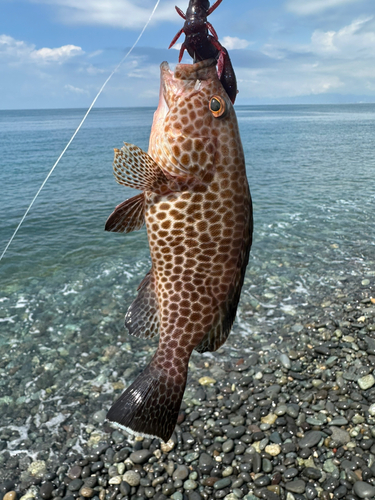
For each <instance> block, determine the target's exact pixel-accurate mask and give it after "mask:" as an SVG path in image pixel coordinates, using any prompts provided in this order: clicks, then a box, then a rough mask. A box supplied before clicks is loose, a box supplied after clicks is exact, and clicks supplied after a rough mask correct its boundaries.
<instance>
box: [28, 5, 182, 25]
mask: <svg viewBox="0 0 375 500" xmlns="http://www.w3.org/2000/svg"><path fill="white" fill-rule="evenodd" d="M34 2H37V3H45V4H49V5H52V6H54V7H58V8H59V14H60V17H61V20H62V21H63V22H64V23H66V24H88V25H106V26H113V27H117V28H131V29H139V28H143V26H144V25H145V24H146V22H147V21H148V19H149V17H150V14H151V12H152V10H153V8H154V6H155V4H156V0H143V1H142V0H81V1H77V0H34ZM181 3H182V4H183V5H182V7H184V6H185V4H187V2H186V1H184V2H181ZM174 6H175V1H174V0H169V1H166V2H161V3H160V5H159V6H158V8H157V9H156V12H155V14H154V16H153V18H152V22H155V21H172V22H179V16H178V15H177V14H176V11H175V9H174Z"/></svg>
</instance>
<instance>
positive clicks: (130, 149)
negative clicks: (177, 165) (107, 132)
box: [113, 142, 168, 192]
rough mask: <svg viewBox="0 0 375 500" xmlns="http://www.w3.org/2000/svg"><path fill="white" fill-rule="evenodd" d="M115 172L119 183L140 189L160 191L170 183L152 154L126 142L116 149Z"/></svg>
mask: <svg viewBox="0 0 375 500" xmlns="http://www.w3.org/2000/svg"><path fill="white" fill-rule="evenodd" d="M113 173H114V175H115V177H116V181H117V182H118V183H119V184H123V185H124V186H128V187H131V188H134V189H138V190H140V191H155V192H159V191H160V190H162V186H167V185H168V180H167V178H166V177H165V175H164V173H163V171H162V170H161V168H160V167H159V165H158V164H157V163H156V162H155V161H154V160H153V159H152V158H151V156H150V155H148V154H147V153H145V152H144V151H142V149H141V148H139V147H138V146H135V145H134V144H128V143H126V142H125V143H124V146H123V147H122V148H121V149H115V159H114V161H113Z"/></svg>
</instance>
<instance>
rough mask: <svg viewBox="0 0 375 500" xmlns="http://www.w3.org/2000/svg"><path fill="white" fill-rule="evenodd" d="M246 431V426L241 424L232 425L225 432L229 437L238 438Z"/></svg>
mask: <svg viewBox="0 0 375 500" xmlns="http://www.w3.org/2000/svg"><path fill="white" fill-rule="evenodd" d="M245 432H246V427H244V426H243V425H239V426H238V427H234V428H233V429H232V430H230V431H229V432H228V433H227V436H228V438H229V439H239V438H240V437H241V436H243V435H244V434H245Z"/></svg>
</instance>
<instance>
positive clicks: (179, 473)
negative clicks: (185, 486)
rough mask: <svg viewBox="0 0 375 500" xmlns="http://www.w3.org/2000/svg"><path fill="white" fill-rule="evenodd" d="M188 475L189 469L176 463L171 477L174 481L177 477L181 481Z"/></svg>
mask: <svg viewBox="0 0 375 500" xmlns="http://www.w3.org/2000/svg"><path fill="white" fill-rule="evenodd" d="M188 475H189V469H188V468H187V467H186V465H178V466H177V469H176V470H175V471H174V472H173V475H172V479H173V480H174V481H176V480H177V479H180V480H181V481H184V480H185V479H186V478H187V477H188Z"/></svg>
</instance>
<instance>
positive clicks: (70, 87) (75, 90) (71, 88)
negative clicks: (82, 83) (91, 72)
mask: <svg viewBox="0 0 375 500" xmlns="http://www.w3.org/2000/svg"><path fill="white" fill-rule="evenodd" d="M64 88H66V90H69V91H70V92H73V93H75V94H88V91H87V90H85V89H80V88H79V87H74V86H73V85H70V84H66V85H65V87H64Z"/></svg>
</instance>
